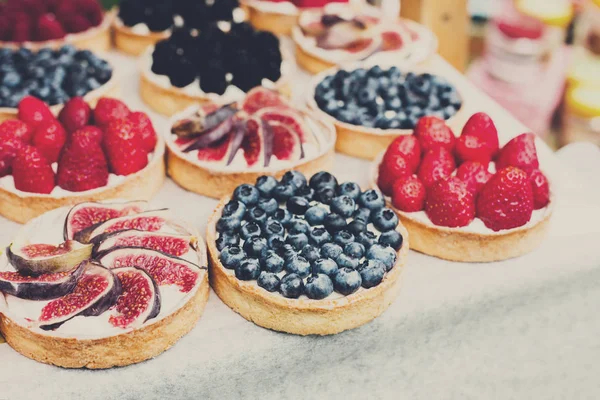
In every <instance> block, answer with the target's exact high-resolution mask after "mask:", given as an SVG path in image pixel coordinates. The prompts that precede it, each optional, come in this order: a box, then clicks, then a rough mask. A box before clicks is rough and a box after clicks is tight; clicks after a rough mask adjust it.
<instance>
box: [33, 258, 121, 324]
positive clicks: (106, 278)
mask: <svg viewBox="0 0 600 400" xmlns="http://www.w3.org/2000/svg"><path fill="white" fill-rule="evenodd" d="M85 264H86V265H85V271H84V272H83V275H82V276H81V277H80V278H79V280H78V281H77V284H76V285H75V288H74V289H73V291H72V292H70V293H68V294H66V295H64V296H62V297H59V298H57V299H55V300H52V301H50V302H49V303H48V304H46V305H45V306H44V308H42V311H41V313H40V316H39V318H38V326H39V327H40V328H41V329H44V330H54V329H56V328H58V327H59V326H60V325H62V324H64V323H65V322H66V321H68V320H70V319H72V318H74V317H76V316H78V315H82V316H97V315H100V314H102V313H103V312H105V311H106V310H108V309H109V308H110V307H112V306H113V305H114V304H115V303H116V302H117V299H118V298H119V296H120V295H121V283H120V282H119V280H118V279H116V278H115V275H114V274H113V273H112V271H110V270H108V269H106V268H104V267H102V266H101V265H98V264H96V263H94V262H90V261H86V262H85Z"/></svg>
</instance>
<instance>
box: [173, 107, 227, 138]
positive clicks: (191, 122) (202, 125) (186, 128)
mask: <svg viewBox="0 0 600 400" xmlns="http://www.w3.org/2000/svg"><path fill="white" fill-rule="evenodd" d="M237 111H238V109H237V106H236V104H235V103H231V104H227V105H224V106H223V107H221V108H218V109H216V110H212V111H209V112H207V111H206V109H205V108H200V109H199V110H198V111H197V112H196V113H194V114H192V115H191V116H190V117H188V118H183V119H180V120H179V121H176V122H175V123H174V124H173V126H172V127H171V133H174V134H175V135H177V136H179V137H180V138H192V137H197V136H201V135H204V134H206V133H208V131H209V130H212V129H214V128H216V127H217V126H218V125H220V124H221V123H223V122H224V121H226V120H228V119H230V118H231V117H233V116H234V115H235V113H236V112H237Z"/></svg>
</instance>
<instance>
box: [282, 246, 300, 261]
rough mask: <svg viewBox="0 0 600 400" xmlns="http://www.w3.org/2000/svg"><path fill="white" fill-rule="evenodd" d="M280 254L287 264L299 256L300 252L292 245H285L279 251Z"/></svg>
mask: <svg viewBox="0 0 600 400" xmlns="http://www.w3.org/2000/svg"><path fill="white" fill-rule="evenodd" d="M278 254H279V255H280V256H281V257H283V259H284V260H285V261H286V262H287V261H290V260H291V259H292V258H294V257H296V256H297V255H298V252H297V251H296V249H295V248H294V246H292V245H291V244H285V245H284V246H283V247H282V248H281V249H280V250H279V251H278Z"/></svg>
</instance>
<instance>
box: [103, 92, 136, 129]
mask: <svg viewBox="0 0 600 400" xmlns="http://www.w3.org/2000/svg"><path fill="white" fill-rule="evenodd" d="M129 114H131V111H129V108H127V106H126V105H125V103H123V102H122V101H121V100H117V99H113V98H109V97H103V98H101V99H100V100H98V104H96V108H95V109H94V122H95V123H96V125H98V126H100V127H104V126H106V125H108V123H109V122H111V121H112V120H113V119H119V118H127V117H128V116H129Z"/></svg>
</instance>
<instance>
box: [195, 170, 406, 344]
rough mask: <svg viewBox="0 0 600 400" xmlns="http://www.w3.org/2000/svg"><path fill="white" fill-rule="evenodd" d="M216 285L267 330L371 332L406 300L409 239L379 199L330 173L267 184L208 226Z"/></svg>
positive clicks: (237, 199)
mask: <svg viewBox="0 0 600 400" xmlns="http://www.w3.org/2000/svg"><path fill="white" fill-rule="evenodd" d="M206 235H207V236H206V237H207V246H208V253H209V258H210V266H209V268H210V279H211V285H212V287H213V289H214V291H215V292H216V293H217V295H218V296H219V297H220V298H221V300H223V301H224V302H225V303H226V304H227V305H228V306H229V307H231V308H232V309H233V310H234V311H236V312H237V313H239V314H240V315H241V316H243V317H244V318H246V319H248V320H249V321H252V322H254V323H256V324H257V325H260V326H263V327H265V328H269V329H273V330H277V331H283V332H289V333H294V334H299V335H311V334H317V335H328V334H334V333H339V332H342V331H344V330H347V329H352V328H355V327H358V326H360V325H363V324H365V323H367V322H369V321H371V320H373V319H374V318H376V317H377V316H379V315H380V314H381V313H383V312H384V311H385V310H386V309H387V307H388V306H389V305H390V304H391V303H392V301H393V300H394V299H395V298H396V296H397V294H398V289H399V286H398V278H399V276H400V272H401V270H402V266H403V265H404V262H405V258H406V255H407V253H408V235H407V232H406V229H405V228H404V226H402V224H401V223H399V221H398V217H397V215H396V214H395V213H394V211H392V210H391V209H389V208H386V207H385V200H384V197H383V195H382V194H381V193H380V192H379V191H378V190H367V191H364V192H363V191H361V189H360V187H359V186H358V185H357V184H356V183H354V182H343V183H338V181H337V179H336V178H335V177H334V176H333V175H331V174H330V173H328V172H324V171H321V172H319V173H317V174H315V175H313V177H312V178H311V179H310V181H307V179H306V178H305V177H304V175H302V174H301V173H299V172H298V171H289V172H287V173H286V174H285V175H283V177H282V179H281V180H280V181H277V180H276V179H275V178H273V177H271V176H261V177H259V178H258V179H257V181H256V184H255V185H250V184H242V185H240V186H238V187H237V188H236V189H235V190H234V191H233V195H232V197H231V198H230V197H225V198H223V199H222V200H221V202H220V203H219V205H218V206H217V209H216V210H215V211H214V213H213V215H212V216H211V218H210V219H209V221H208V228H207V234H206Z"/></svg>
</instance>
